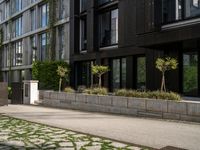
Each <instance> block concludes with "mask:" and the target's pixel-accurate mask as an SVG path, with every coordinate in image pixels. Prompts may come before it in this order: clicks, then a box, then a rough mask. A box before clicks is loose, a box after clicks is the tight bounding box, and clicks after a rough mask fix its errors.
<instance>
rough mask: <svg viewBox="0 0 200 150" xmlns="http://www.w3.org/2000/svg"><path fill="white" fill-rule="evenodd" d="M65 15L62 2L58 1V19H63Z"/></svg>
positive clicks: (62, 0)
mask: <svg viewBox="0 0 200 150" xmlns="http://www.w3.org/2000/svg"><path fill="white" fill-rule="evenodd" d="M64 15H65V8H64V0H59V19H63V18H64Z"/></svg>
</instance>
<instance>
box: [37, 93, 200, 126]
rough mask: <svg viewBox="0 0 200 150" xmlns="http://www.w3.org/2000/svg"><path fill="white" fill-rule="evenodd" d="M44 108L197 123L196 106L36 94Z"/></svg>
mask: <svg viewBox="0 0 200 150" xmlns="http://www.w3.org/2000/svg"><path fill="white" fill-rule="evenodd" d="M40 103H41V104H42V105H44V106H50V107H58V108H69V109H77V110H85V111H94V112H106V113H114V114H122V115H134V116H142V117H156V118H162V119H172V120H183V121H192V122H200V103H198V102H196V103H195V102H175V101H167V100H154V99H140V98H127V97H118V96H96V95H84V94H67V93H58V92H50V91H40Z"/></svg>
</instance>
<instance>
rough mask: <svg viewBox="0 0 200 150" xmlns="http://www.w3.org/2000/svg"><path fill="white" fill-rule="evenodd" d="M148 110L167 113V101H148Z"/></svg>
mask: <svg viewBox="0 0 200 150" xmlns="http://www.w3.org/2000/svg"><path fill="white" fill-rule="evenodd" d="M146 109H147V110H148V111H158V112H167V101H165V100H151V99H149V100H146Z"/></svg>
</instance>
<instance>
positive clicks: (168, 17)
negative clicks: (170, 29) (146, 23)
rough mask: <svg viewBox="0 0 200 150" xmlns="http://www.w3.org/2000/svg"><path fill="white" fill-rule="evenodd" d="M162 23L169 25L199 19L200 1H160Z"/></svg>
mask: <svg viewBox="0 0 200 150" xmlns="http://www.w3.org/2000/svg"><path fill="white" fill-rule="evenodd" d="M162 12H163V13H162V18H163V19H162V23H163V24H169V23H175V22H179V21H185V20H190V19H195V18H199V17H200V0H162Z"/></svg>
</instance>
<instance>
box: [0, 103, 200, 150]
mask: <svg viewBox="0 0 200 150" xmlns="http://www.w3.org/2000/svg"><path fill="white" fill-rule="evenodd" d="M0 113H4V114H6V115H9V116H13V117H16V118H20V119H25V120H29V121H33V122H38V123H43V124H47V125H51V126H55V127H60V128H66V129H69V130H74V131H79V132H83V133H88V134H92V135H97V136H102V137H106V138H111V139H115V140H118V141H122V142H128V143H133V144H138V145H144V146H148V147H153V148H158V149H160V148H163V147H166V146H173V147H179V148H184V149H190V150H200V124H192V123H183V122H170V121H164V120H156V119H155V120H154V119H145V118H134V117H124V116H116V115H108V114H100V113H90V112H81V111H74V110H63V109H53V108H44V107H37V106H22V105H9V106H5V107H0Z"/></svg>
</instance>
